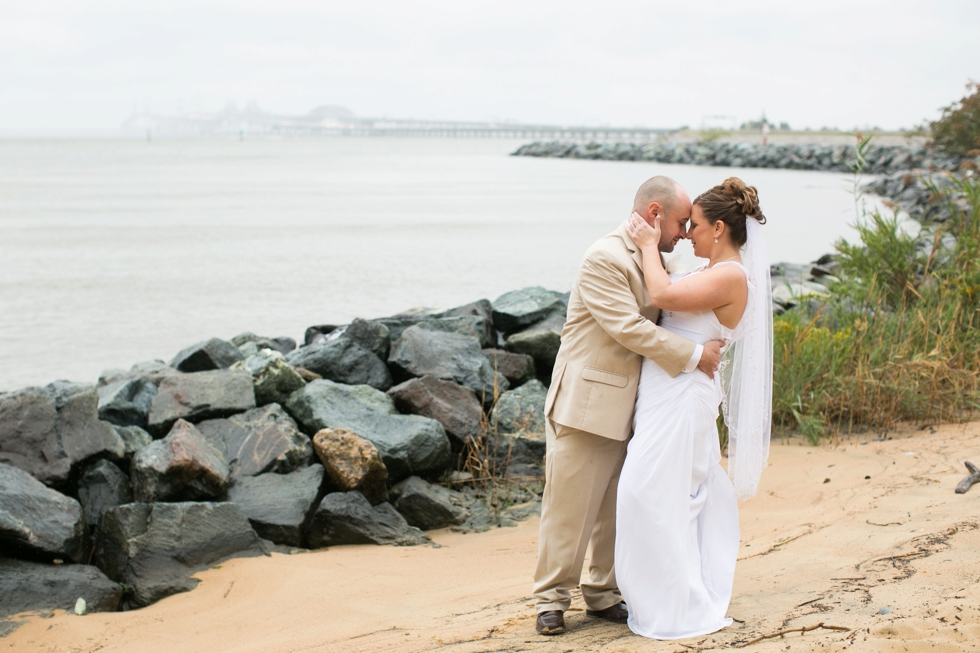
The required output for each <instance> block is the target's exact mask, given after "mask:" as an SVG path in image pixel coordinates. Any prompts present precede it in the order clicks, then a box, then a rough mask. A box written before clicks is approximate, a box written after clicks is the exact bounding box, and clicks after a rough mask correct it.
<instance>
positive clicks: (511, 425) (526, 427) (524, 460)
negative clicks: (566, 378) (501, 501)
mask: <svg viewBox="0 0 980 653" xmlns="http://www.w3.org/2000/svg"><path fill="white" fill-rule="evenodd" d="M547 394H548V389H547V388H545V387H544V385H543V384H542V383H541V382H540V381H538V380H532V381H528V382H527V383H525V384H524V385H522V386H521V387H519V388H517V389H516V390H511V391H510V392H505V393H504V394H503V395H502V396H501V397H500V399H499V400H498V401H497V405H496V406H494V407H493V410H492V411H491V413H490V427H491V430H492V432H493V433H494V434H495V443H494V444H495V447H494V450H495V451H494V453H495V455H496V460H497V464H498V465H500V466H506V470H507V472H506V473H507V475H508V476H542V475H543V460H544V454H545V432H544V402H545V397H546V396H547Z"/></svg>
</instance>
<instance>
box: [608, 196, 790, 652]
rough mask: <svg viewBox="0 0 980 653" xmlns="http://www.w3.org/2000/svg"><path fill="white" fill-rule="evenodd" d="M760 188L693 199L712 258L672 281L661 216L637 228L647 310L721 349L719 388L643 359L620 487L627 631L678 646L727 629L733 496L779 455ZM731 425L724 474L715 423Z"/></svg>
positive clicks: (701, 249)
mask: <svg viewBox="0 0 980 653" xmlns="http://www.w3.org/2000/svg"><path fill="white" fill-rule="evenodd" d="M765 221H766V219H765V216H763V215H762V213H761V211H760V209H759V198H758V194H757V193H756V189H755V188H754V187H752V186H746V185H745V183H744V182H743V181H742V180H741V179H738V178H737V177H731V178H729V179H726V180H725V181H724V183H722V184H721V185H719V186H715V187H714V188H712V189H710V190H708V191H706V192H705V193H702V194H701V195H700V196H699V197H698V198H697V199H695V200H694V203H693V208H692V211H691V227H690V231H689V238H690V239H691V243H692V245H693V246H694V254H695V256H698V257H700V258H706V259H708V263H707V264H705V265H703V266H701V267H699V268H696V269H695V270H693V271H691V272H689V273H687V274H682V275H674V276H668V275H667V273H666V271H665V270H664V267H663V263H662V260H661V257H660V254H659V251H658V244H659V241H660V218H659V216H656V217H655V218H654V224H653V226H650V225H649V224H648V223H647V222H646V221H645V220H644V219H643V218H641V217H640V216H639V215H638V214H636V213H634V214H633V215H632V216H631V218H630V220H629V223H628V225H627V229H628V232H629V234H630V237H631V238H632V239H633V241H634V242H635V243H636V245H637V246H638V247H639V248H640V249H641V251H642V252H643V273H644V277H645V282H646V286H647V290H648V292H649V294H650V303H651V304H653V305H654V306H657V307H659V308H660V309H661V316H662V318H661V319H662V322H661V325H662V326H663V327H664V328H666V329H669V330H670V331H673V332H675V333H677V334H679V335H682V336H684V337H686V338H689V339H691V340H694V341H695V342H701V343H704V342H707V341H709V340H725V341H726V342H727V343H729V344H728V345H727V350H726V352H725V354H724V356H723V358H722V366H721V369H720V370H719V373H718V375H716V380H712V379H710V378H709V377H708V376H707V375H705V374H703V373H698V372H695V373H693V374H681V375H679V376H677V377H675V378H671V377H670V376H669V375H668V374H667V373H666V372H664V371H663V370H662V369H661V368H660V367H659V366H658V365H657V364H656V363H655V362H653V361H652V360H649V359H644V361H643V366H642V371H641V373H640V384H639V388H638V391H637V398H636V408H635V412H634V435H633V438H632V440H631V441H630V443H629V448H628V450H627V455H626V462H625V464H624V466H623V471H622V475H621V476H620V481H619V496H618V500H617V508H616V524H617V526H616V554H615V560H616V562H615V564H616V577H617V579H618V582H619V588H620V590H621V591H622V594H623V598H624V599H625V601H626V605H627V606H629V627H630V629H631V630H632V631H633V632H635V633H637V634H639V635H643V636H644V637H651V638H655V639H681V638H685V637H694V636H698V635H705V634H707V633H712V632H714V631H716V630H719V629H721V628H724V627H725V626H727V625H729V624H730V623H731V621H732V620H731V619H730V618H727V617H726V613H727V611H728V603H729V601H730V600H731V596H732V581H733V579H734V576H735V559H736V556H737V553H738V545H739V527H738V506H737V503H736V498H739V499H747V498H749V497H751V496H753V495H754V494H755V492H756V489H757V487H758V483H759V476H760V474H761V472H762V468H763V467H765V464H766V459H767V458H768V455H769V427H770V415H771V402H772V304H771V301H772V300H771V290H770V285H769V284H770V282H769V261H768V257H767V255H766V247H765V241H764V239H763V236H762V225H763V224H765ZM719 403H720V404H721V405H722V407H723V413H724V416H725V422H726V424H727V425H728V431H729V445H728V473H727V474H726V473H725V471H724V470H723V469H722V467H721V465H720V462H721V450H720V446H719V442H718V432H717V428H716V418H717V416H718V405H719Z"/></svg>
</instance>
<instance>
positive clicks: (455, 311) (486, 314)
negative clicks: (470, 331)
mask: <svg viewBox="0 0 980 653" xmlns="http://www.w3.org/2000/svg"><path fill="white" fill-rule="evenodd" d="M468 315H475V316H477V317H482V318H484V319H486V320H489V321H490V322H491V323H492V322H493V305H492V304H491V303H490V300H489V299H478V300H477V301H475V302H471V303H469V304H464V305H463V306H457V307H456V308H451V309H449V310H448V311H443V312H442V313H437V314H436V315H435V316H434V317H437V318H441V317H462V316H468Z"/></svg>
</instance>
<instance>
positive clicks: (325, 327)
mask: <svg viewBox="0 0 980 653" xmlns="http://www.w3.org/2000/svg"><path fill="white" fill-rule="evenodd" d="M339 328H340V327H338V326H337V325H336V324H318V325H315V326H311V327H307V328H306V333H305V334H304V336H303V344H304V345H312V344H313V343H315V342H318V341H320V340H322V339H323V337H324V336H326V335H329V334H331V333H333V332H334V331H336V330H337V329H339Z"/></svg>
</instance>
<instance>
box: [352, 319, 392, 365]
mask: <svg viewBox="0 0 980 653" xmlns="http://www.w3.org/2000/svg"><path fill="white" fill-rule="evenodd" d="M343 335H344V337H346V338H349V339H351V340H353V341H354V342H356V343H357V344H359V345H360V346H362V347H364V348H365V349H367V350H368V351H370V352H372V353H373V354H374V355H375V356H377V357H378V358H380V359H381V360H383V361H385V360H388V349H389V347H391V334H390V333H389V332H388V327H386V326H385V325H384V324H382V323H380V322H374V321H368V320H364V319H361V318H357V319H355V320H354V321H353V322H351V323H350V325H349V326H347V328H345V329H344V331H343Z"/></svg>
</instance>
